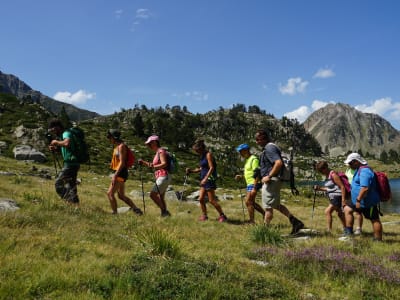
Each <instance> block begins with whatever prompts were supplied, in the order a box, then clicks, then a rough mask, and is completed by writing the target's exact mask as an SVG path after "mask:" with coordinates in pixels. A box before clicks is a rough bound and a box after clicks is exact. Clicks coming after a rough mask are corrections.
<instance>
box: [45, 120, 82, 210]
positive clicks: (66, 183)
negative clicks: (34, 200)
mask: <svg viewBox="0 0 400 300" xmlns="http://www.w3.org/2000/svg"><path fill="white" fill-rule="evenodd" d="M49 132H50V133H51V134H54V135H55V136H57V139H54V140H52V141H51V142H50V145H49V149H50V151H52V152H53V151H59V150H61V155H62V157H63V161H64V164H63V167H62V169H61V171H60V173H59V174H58V175H57V178H56V181H55V183H54V186H55V189H56V192H57V194H58V195H59V196H60V197H61V199H64V200H65V201H67V203H69V204H72V205H74V206H79V197H78V189H77V186H76V185H77V176H78V171H79V168H80V164H79V162H78V161H77V158H76V156H74V155H73V153H72V149H74V147H75V145H74V141H73V139H72V134H71V132H70V131H69V130H65V129H64V125H63V124H62V122H61V120H59V119H53V120H51V121H50V122H49Z"/></svg>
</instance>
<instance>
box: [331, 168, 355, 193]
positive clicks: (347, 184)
mask: <svg viewBox="0 0 400 300" xmlns="http://www.w3.org/2000/svg"><path fill="white" fill-rule="evenodd" d="M335 173H336V174H337V175H338V176H339V178H340V180H341V181H342V183H343V185H344V189H345V190H346V196H349V195H350V193H351V185H350V182H349V178H348V177H347V175H346V174H345V173H343V172H335ZM329 179H332V177H331V176H330V174H329Z"/></svg>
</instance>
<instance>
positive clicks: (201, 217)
mask: <svg viewBox="0 0 400 300" xmlns="http://www.w3.org/2000/svg"><path fill="white" fill-rule="evenodd" d="M207 220H208V217H207V215H201V216H200V218H199V221H200V222H204V221H207Z"/></svg>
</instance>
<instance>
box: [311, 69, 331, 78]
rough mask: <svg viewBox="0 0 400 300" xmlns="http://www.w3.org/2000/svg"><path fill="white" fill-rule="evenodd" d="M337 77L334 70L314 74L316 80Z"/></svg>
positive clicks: (321, 70) (324, 70) (322, 70)
mask: <svg viewBox="0 0 400 300" xmlns="http://www.w3.org/2000/svg"><path fill="white" fill-rule="evenodd" d="M334 76H336V74H335V72H333V70H332V69H328V68H326V69H319V70H318V71H317V73H315V74H314V76H313V77H314V78H330V77H334Z"/></svg>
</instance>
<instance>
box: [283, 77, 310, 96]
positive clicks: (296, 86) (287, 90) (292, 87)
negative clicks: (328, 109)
mask: <svg viewBox="0 0 400 300" xmlns="http://www.w3.org/2000/svg"><path fill="white" fill-rule="evenodd" d="M307 85H308V81H303V80H302V79H301V77H295V78H289V79H288V81H287V84H286V85H285V86H282V85H281V84H279V91H280V92H281V94H283V95H290V96H293V95H296V94H297V93H304V92H305V90H306V87H307Z"/></svg>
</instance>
